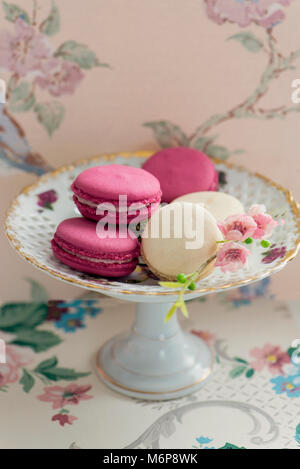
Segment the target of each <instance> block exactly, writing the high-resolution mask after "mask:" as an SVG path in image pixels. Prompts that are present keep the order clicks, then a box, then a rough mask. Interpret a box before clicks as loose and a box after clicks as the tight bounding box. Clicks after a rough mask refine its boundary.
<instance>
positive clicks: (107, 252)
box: [55, 217, 138, 257]
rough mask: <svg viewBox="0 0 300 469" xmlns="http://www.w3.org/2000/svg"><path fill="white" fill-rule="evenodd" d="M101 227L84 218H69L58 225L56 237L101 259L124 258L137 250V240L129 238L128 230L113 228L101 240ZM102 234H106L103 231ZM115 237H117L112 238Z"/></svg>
mask: <svg viewBox="0 0 300 469" xmlns="http://www.w3.org/2000/svg"><path fill="white" fill-rule="evenodd" d="M97 226H98V228H97ZM101 227H102V225H101V224H100V223H99V225H98V224H97V223H94V222H92V221H89V220H86V219H85V218H82V217H76V218H68V219H66V220H64V221H62V222H61V223H60V224H59V225H58V227H57V229H56V233H55V236H56V237H58V238H60V239H61V240H62V241H63V242H65V243H68V244H69V245H71V246H74V247H76V249H79V250H82V251H83V252H90V253H94V254H96V255H100V256H101V257H103V256H115V255H121V256H122V257H123V256H124V255H125V254H126V253H130V252H132V251H134V250H135V249H136V248H137V246H138V240H137V238H136V237H134V235H133V234H132V237H131V236H128V231H127V229H126V228H124V229H120V228H116V229H114V227H112V228H111V231H110V232H107V235H106V237H105V238H104V237H101V238H100V237H99V235H100V229H101ZM101 233H103V234H105V233H104V231H103V230H102V231H101ZM114 235H116V237H112V236H114Z"/></svg>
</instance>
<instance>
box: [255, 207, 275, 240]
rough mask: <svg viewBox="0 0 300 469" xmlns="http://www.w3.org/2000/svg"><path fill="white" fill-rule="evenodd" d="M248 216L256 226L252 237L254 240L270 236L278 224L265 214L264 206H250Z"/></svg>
mask: <svg viewBox="0 0 300 469" xmlns="http://www.w3.org/2000/svg"><path fill="white" fill-rule="evenodd" d="M249 215H250V216H251V217H252V218H253V220H254V221H255V223H256V225H257V228H256V230H255V231H254V233H253V235H252V237H253V238H254V239H261V238H267V237H268V236H270V235H271V234H272V231H273V229H274V228H275V226H277V225H278V222H277V221H275V220H274V219H273V218H272V217H271V215H269V214H268V213H266V207H265V206H264V205H252V207H251V208H250V210H249Z"/></svg>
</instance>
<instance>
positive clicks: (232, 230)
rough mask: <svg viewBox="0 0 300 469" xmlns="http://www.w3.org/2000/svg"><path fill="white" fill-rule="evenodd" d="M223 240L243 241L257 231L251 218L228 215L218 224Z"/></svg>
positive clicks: (243, 215)
mask: <svg viewBox="0 0 300 469" xmlns="http://www.w3.org/2000/svg"><path fill="white" fill-rule="evenodd" d="M219 228H220V230H221V231H222V233H223V235H224V238H225V239H227V240H228V241H245V239H247V238H250V236H252V234H253V233H254V232H255V230H256V229H257V225H256V223H255V221H254V220H253V218H252V217H251V216H249V215H245V214H241V215H230V216H229V217H227V218H226V219H225V220H224V222H222V223H220V224H219Z"/></svg>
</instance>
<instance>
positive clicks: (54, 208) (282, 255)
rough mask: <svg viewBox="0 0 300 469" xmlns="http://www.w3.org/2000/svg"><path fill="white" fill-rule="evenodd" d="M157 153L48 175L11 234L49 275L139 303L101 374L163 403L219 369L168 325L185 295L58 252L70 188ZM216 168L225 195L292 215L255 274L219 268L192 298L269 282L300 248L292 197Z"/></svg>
mask: <svg viewBox="0 0 300 469" xmlns="http://www.w3.org/2000/svg"><path fill="white" fill-rule="evenodd" d="M151 154H152V152H143V151H142V152H134V153H119V154H110V155H101V156H96V157H93V158H90V159H86V160H82V161H78V162H76V163H74V164H72V165H69V166H64V167H62V168H59V169H58V170H56V171H53V172H50V173H47V174H46V175H44V176H42V177H40V178H39V179H38V180H37V182H36V183H35V184H32V185H30V186H29V187H26V188H25V189H24V190H23V191H22V192H21V194H20V195H19V196H18V197H17V198H16V199H15V200H14V201H13V203H12V205H11V206H10V208H9V210H8V213H7V218H6V223H5V229H6V234H7V236H8V238H9V240H10V242H11V244H12V246H13V247H14V248H15V249H16V250H17V251H18V252H19V254H20V255H21V256H22V257H24V258H25V259H26V260H27V261H29V262H30V263H32V264H33V265H34V266H36V267H37V268H38V269H40V270H41V271H44V272H46V273H47V274H49V275H51V276H52V277H56V278H57V279H58V280H62V281H64V282H68V283H71V284H74V285H78V286H79V287H82V288H85V289H88V290H92V291H94V292H99V293H102V294H105V295H108V296H111V297H114V298H118V299H122V300H128V301H133V302H136V303H137V307H136V318H135V321H134V324H133V326H132V327H131V329H130V330H129V331H127V332H124V333H123V334H121V335H118V336H116V337H113V338H112V339H111V340H109V341H108V342H107V343H106V344H104V345H102V346H101V348H100V351H99V352H98V353H97V356H96V370H97V373H98V374H99V376H100V378H101V379H102V380H103V381H104V382H105V383H106V384H107V385H108V386H109V387H110V388H112V389H114V390H116V391H118V392H120V393H122V394H126V395H128V396H132V397H138V398H142V399H153V400H163V399H172V398H178V397H181V396H184V395H186V394H189V393H192V392H194V391H196V390H197V389H198V388H199V387H200V386H201V385H202V384H203V382H204V381H205V380H206V379H207V378H208V377H209V375H210V374H211V373H212V370H213V355H212V352H211V351H210V350H209V348H208V346H207V345H206V344H205V343H204V342H203V341H202V340H201V339H200V338H198V337H195V336H194V335H191V334H190V333H188V332H185V331H184V330H182V329H181V327H180V326H179V323H178V320H177V317H176V315H174V316H173V318H172V319H171V320H170V321H169V322H168V323H167V324H165V323H164V318H165V316H166V314H167V311H168V309H169V308H170V306H171V304H172V303H173V302H174V301H175V299H176V297H177V293H176V290H173V289H167V288H163V287H161V286H160V285H159V284H158V282H157V281H156V280H154V279H152V278H151V276H149V275H148V274H149V273H148V272H147V270H146V269H145V268H144V266H143V265H140V266H138V267H137V269H136V271H135V272H134V273H133V274H131V275H130V276H129V277H126V278H122V279H105V278H100V277H97V276H92V275H88V274H84V273H81V272H77V271H75V270H72V269H71V268H69V267H68V266H66V265H64V264H62V263H60V262H59V261H58V260H57V259H56V258H55V257H54V255H53V254H52V251H51V247H50V240H51V238H52V236H53V234H54V231H55V229H56V226H57V225H58V223H59V222H60V221H62V220H63V219H65V218H68V217H72V216H75V215H78V212H77V209H75V207H74V204H73V201H72V193H71V190H70V185H71V183H72V181H73V180H74V178H75V177H76V176H77V175H78V174H79V173H80V172H81V171H83V170H84V169H86V168H89V167H91V166H96V165H106V164H112V163H118V164H125V165H130V166H136V167H139V166H141V165H142V163H143V162H144V161H145V159H146V158H147V157H149V156H150V155H151ZM215 164H216V168H217V170H219V171H222V172H223V173H224V174H223V178H222V180H223V184H222V187H221V189H220V190H222V191H224V192H227V193H229V194H231V195H233V196H235V197H237V198H238V199H240V200H241V202H242V203H243V204H244V206H245V208H249V207H250V206H251V205H252V204H253V203H264V204H265V205H266V207H267V210H268V212H273V211H274V210H275V211H276V210H280V212H282V211H283V212H285V215H284V219H285V224H284V225H282V224H280V225H279V226H278V227H276V229H275V231H274V234H273V236H272V243H273V244H272V246H271V247H270V248H268V249H267V250H266V249H265V250H264V249H263V248H262V247H261V246H260V245H259V243H257V244H255V243H254V244H253V245H252V246H251V250H252V251H253V255H252V256H251V259H250V262H249V266H248V267H247V268H244V269H243V270H241V271H239V272H236V273H226V274H224V273H222V272H221V270H220V269H218V268H216V269H215V270H214V272H213V273H212V274H211V275H210V276H209V277H207V278H205V279H203V280H201V281H200V282H199V283H198V284H197V289H196V290H195V291H193V292H188V293H187V294H186V299H187V300H189V299H193V298H196V297H200V296H201V295H207V294H209V293H213V292H218V291H221V290H226V289H230V288H236V287H238V286H242V285H245V284H249V283H251V282H255V281H258V280H260V279H263V278H264V277H267V276H269V275H271V274H272V273H274V272H276V271H279V270H280V269H282V268H283V267H284V266H285V265H286V264H287V262H288V261H290V260H291V259H293V258H294V257H295V256H296V254H297V251H298V248H299V243H300V225H299V223H300V221H299V206H298V205H297V203H296V202H295V201H294V199H293V197H292V196H291V194H290V192H289V191H288V190H286V189H284V188H283V187H281V186H279V185H278V184H276V183H274V182H272V181H270V180H269V179H268V178H266V177H264V176H262V175H259V174H256V173H255V174H254V173H250V172H249V171H247V170H246V169H244V168H241V167H237V166H235V165H233V164H229V163H226V162H222V161H218V160H215ZM41 194H43V195H42V196H41ZM55 199H57V200H55ZM38 201H39V202H40V203H39V204H38ZM41 205H42V206H41ZM266 251H268V252H266ZM120 307H121V306H120Z"/></svg>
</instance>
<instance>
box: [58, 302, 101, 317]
mask: <svg viewBox="0 0 300 469" xmlns="http://www.w3.org/2000/svg"><path fill="white" fill-rule="evenodd" d="M98 304H99V301H98V300H80V299H79V300H73V301H69V302H64V303H63V305H62V306H63V307H64V308H68V309H72V310H73V309H74V310H75V311H82V310H83V311H84V312H85V314H88V315H89V316H91V317H93V318H94V317H95V316H97V315H98V314H100V313H101V311H102V308H100V307H99V306H98Z"/></svg>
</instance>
